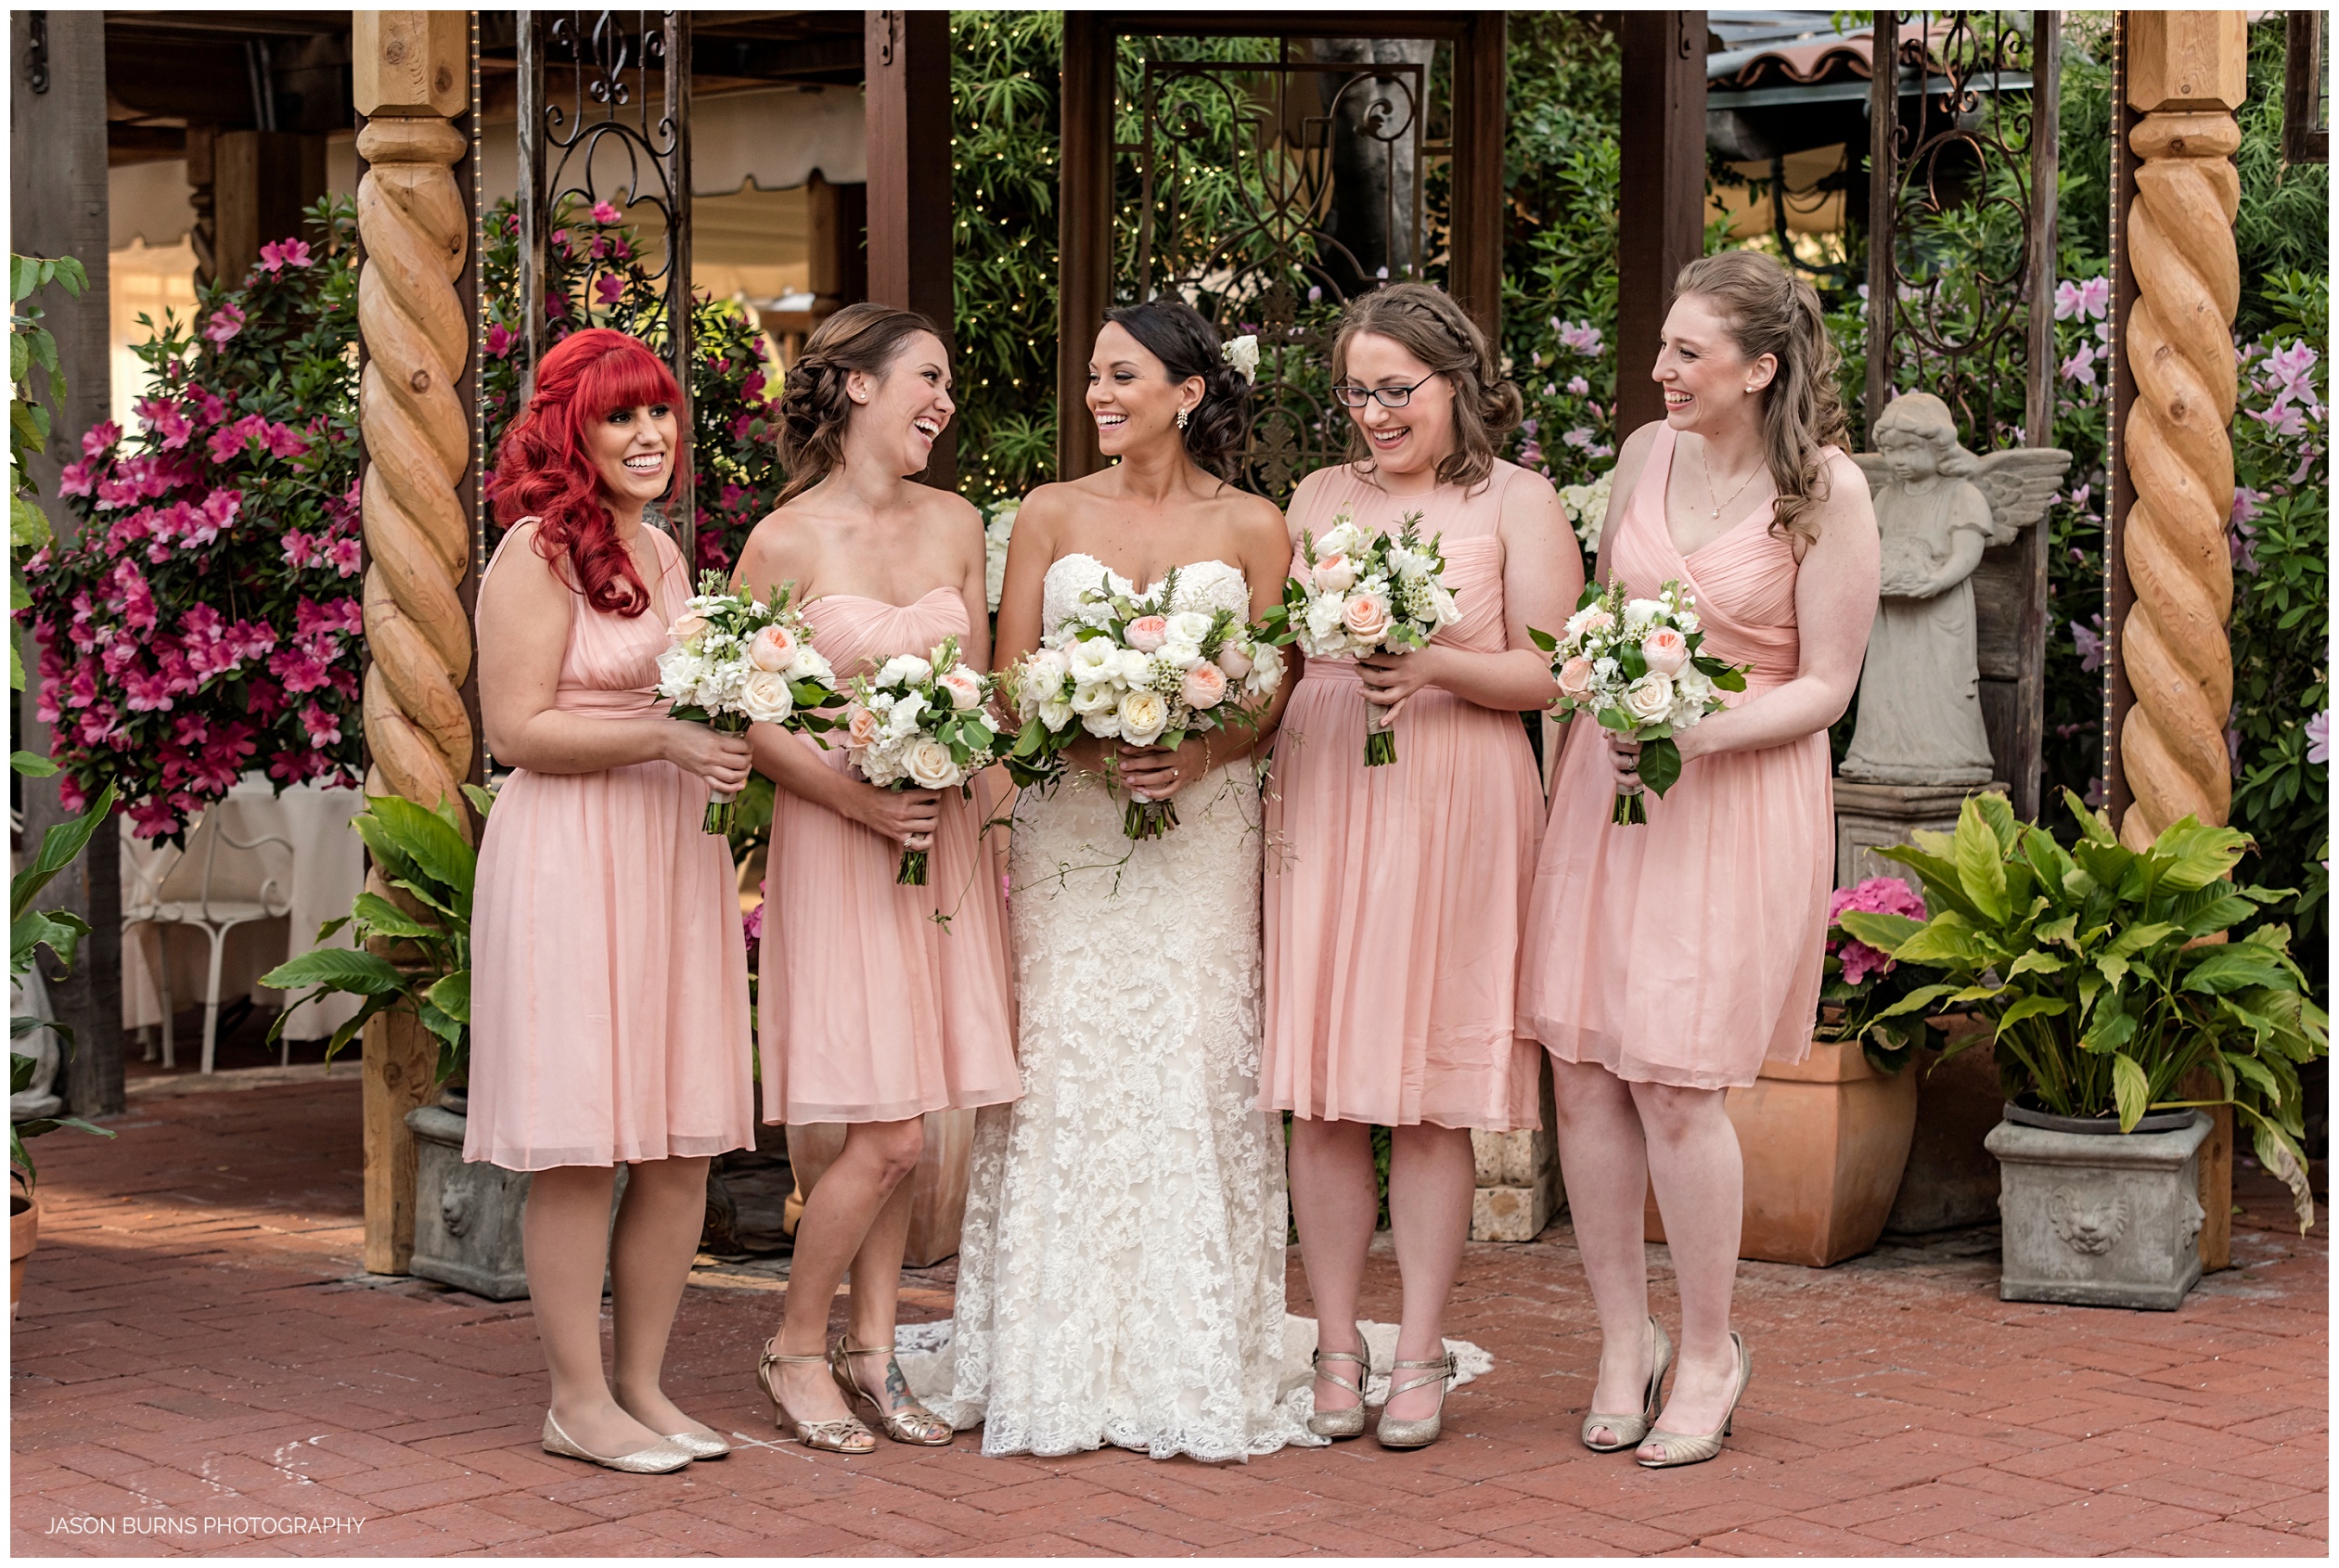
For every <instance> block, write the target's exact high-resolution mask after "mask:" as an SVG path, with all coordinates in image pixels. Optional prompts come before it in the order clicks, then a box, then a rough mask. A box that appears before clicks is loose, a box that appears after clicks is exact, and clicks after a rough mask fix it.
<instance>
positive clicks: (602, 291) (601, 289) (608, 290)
mask: <svg viewBox="0 0 2339 1568" xmlns="http://www.w3.org/2000/svg"><path fill="white" fill-rule="evenodd" d="M593 297H594V298H595V299H596V300H598V301H599V302H601V303H602V304H605V305H613V304H615V303H617V302H618V301H620V300H622V299H623V298H624V297H625V280H624V279H623V278H622V277H620V276H618V275H617V274H615V273H613V272H605V273H603V274H602V275H601V276H599V277H598V278H596V279H595V280H594V283H593Z"/></svg>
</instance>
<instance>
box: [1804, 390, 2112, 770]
mask: <svg viewBox="0 0 2339 1568" xmlns="http://www.w3.org/2000/svg"><path fill="white" fill-rule="evenodd" d="M1871 439H1872V440H1873V441H1874V442H1875V443H1876V446H1877V448H1878V450H1877V451H1874V452H1862V453H1858V454H1856V455H1855V456H1854V459H1853V460H1854V461H1855V462H1857V463H1858V464H1859V466H1860V468H1861V469H1862V470H1863V471H1865V472H1866V473H1867V475H1868V485H1869V489H1870V492H1871V493H1873V495H1875V498H1876V527H1877V531H1878V533H1880V534H1881V535H1882V536H1883V598H1882V600H1881V601H1880V602H1879V603H1878V605H1877V607H1876V625H1875V629H1874V630H1872V631H1871V632H1870V634H1869V637H1868V662H1867V665H1866V666H1865V667H1864V668H1863V669H1862V670H1861V672H1860V706H1859V720H1858V723H1857V726H1856V727H1855V729H1854V731H1853V737H1852V747H1851V751H1850V752H1849V753H1848V754H1846V755H1845V757H1844V763H1843V765H1842V766H1841V767H1839V768H1838V769H1837V770H1836V771H1837V773H1838V774H1839V775H1840V776H1841V777H1843V778H1857V779H1859V780H1862V781H1863V782H1867V783H1874V784H1986V783H1988V782H1989V781H1990V779H1991V778H1993V777H1994V776H1995V775H1994V767H1993V764H1992V762H1991V758H1990V744H1989V737H1988V735H1987V734H1986V732H1985V730H1984V728H1983V726H1982V699H1981V664H1980V656H1979V651H1978V647H1977V643H1976V639H1975V629H1974V618H1973V569H1974V568H1975V567H1977V566H1979V565H1980V564H1981V562H1982V552H1983V551H1984V550H1985V549H1986V548H1988V547H1989V546H1992V545H2011V544H2012V543H2013V542H2014V540H2015V538H2016V537H2017V536H2019V535H2020V533H2021V532H2022V531H2023V529H2024V528H2025V527H2027V526H2029V525H2030V524H2032V523H2034V522H2036V521H2038V519H2039V518H2040V517H2041V516H2043V515H2044V514H2045V512H2046V510H2047V507H2048V505H2049V504H2050V502H2052V501H2053V500H2054V498H2055V493H2056V492H2057V491H2058V490H2059V489H2061V488H2062V485H2063V473H2064V471H2065V470H2066V469H2069V468H2070V466H2071V454H2070V453H2068V452H2064V451H2061V450H2058V449H2054V448H2046V447H2021V448H2018V449H2016V450H2014V451H2011V452H1993V453H1991V454H1990V455H1989V456H1986V457H1977V456H1974V455H1973V453H1971V452H1969V451H1967V450H1966V449H1965V448H1964V447H1963V446H1962V445H1961V444H1960V443H1959V441H1958V430H1957V425H1956V423H1955V422H1954V421H1953V420H1952V419H1951V418H1950V416H1949V408H1948V405H1947V404H1945V403H1943V402H1942V401H1941V400H1940V399H1939V398H1937V397H1934V395H1932V394H1931V393H1930V392H1908V393H1905V394H1903V395H1902V396H1899V397H1896V398H1895V399H1893V401H1892V402H1891V403H1889V404H1887V405H1885V407H1884V412H1883V417H1882V418H1879V419H1878V420H1877V421H1876V426H1875V429H1874V431H1872V432H1871Z"/></svg>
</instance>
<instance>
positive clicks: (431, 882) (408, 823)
mask: <svg viewBox="0 0 2339 1568" xmlns="http://www.w3.org/2000/svg"><path fill="white" fill-rule="evenodd" d="M463 793H464V794H465V796H466V797H468V798H469V801H470V803H471V804H472V805H474V806H475V807H477V808H478V810H479V814H480V816H481V817H482V819H483V818H485V816H487V813H488V809H489V808H490V807H491V806H493V805H494V804H495V796H493V795H491V794H489V793H488V792H487V791H486V790H482V789H480V788H479V787H478V786H476V785H472V784H466V785H464V786H463ZM457 810H458V808H457V807H456V805H455V803H453V802H451V801H441V802H440V803H439V805H438V809H437V810H435V811H432V810H427V809H425V808H424V807H422V806H418V805H417V804H415V803H414V802H412V801H408V800H402V799H400V798H399V797H397V796H395V795H369V796H367V797H366V809H365V810H364V811H361V812H359V813H358V814H357V815H356V816H353V817H351V818H350V822H349V825H350V826H351V827H352V828H353V829H356V830H357V836H358V837H359V838H361V839H363V840H365V841H366V849H367V851H368V852H370V853H371V854H372V855H373V857H374V864H375V866H376V867H378V868H379V869H380V871H381V874H382V879H383V880H385V881H387V882H388V883H389V884H390V885H391V886H392V887H393V888H396V889H398V890H399V891H401V892H403V893H407V894H408V895H410V896H411V897H412V898H413V899H414V900H415V902H416V903H417V904H418V905H419V906H421V907H420V908H419V909H418V910H414V911H409V910H408V909H406V908H404V907H402V906H399V905H397V904H393V903H392V902H391V901H390V900H389V899H387V898H384V897H383V896H381V894H379V893H371V892H367V893H359V894H358V895H357V901H356V902H355V903H354V904H353V905H352V906H350V912H349V913H348V914H346V915H344V916H342V917H341V919H335V920H328V921H327V922H326V923H325V924H324V925H323V926H321V927H319V928H318V929H317V933H316V934H317V939H318V940H319V941H320V942H321V941H323V940H324V939H325V938H326V937H328V936H330V935H332V934H333V933H334V932H337V931H340V930H341V928H342V927H343V926H347V927H349V928H350V934H351V936H352V937H353V938H354V939H355V940H356V942H357V943H358V946H357V947H355V948H354V949H352V948H346V947H319V948H316V949H315V950H314V951H312V952H308V953H303V954H302V955H301V957H299V958H294V959H293V960H291V961H290V962H289V963H285V964H279V965H277V966H276V968H275V969H272V970H269V971H268V972H267V973H266V974H263V975H262V976H261V977H260V983H261V984H263V985H266V986H270V987H272V988H274V989H276V990H278V991H295V990H299V989H301V988H302V987H303V986H308V987H314V989H312V990H310V991H309V993H308V995H306V996H300V997H296V998H294V999H292V1000H291V1001H289V1002H288V1003H286V1004H285V1009H284V1010H283V1011H282V1012H280V1013H278V1014H277V1015H276V1022H275V1023H273V1024H271V1025H270V1026H269V1028H268V1038H270V1039H271V1040H273V1039H275V1038H276V1036H277V1035H281V1034H282V1033H283V1032H284V1026H285V1022H286V1021H287V1020H289V1018H291V1016H292V1013H293V1009H296V1008H300V1007H302V1006H305V1005H306V1004H307V1003H310V1002H313V1001H315V1000H317V999H318V998H320V997H323V996H363V997H365V998H366V1002H365V1005H364V1006H363V1007H361V1008H359V1009H357V1016H356V1017H354V1018H353V1019H351V1020H350V1021H349V1022H347V1023H344V1024H342V1025H341V1027H340V1028H339V1029H336V1030H335V1031H334V1032H333V1038H332V1039H331V1041H330V1042H328V1044H327V1046H326V1047H325V1060H328V1061H330V1060H333V1058H334V1057H335V1056H336V1055H338V1054H339V1053H340V1051H341V1047H344V1046H346V1045H348V1044H349V1043H350V1041H351V1040H353V1039H354V1038H356V1036H357V1032H358V1031H359V1030H361V1029H363V1028H364V1027H365V1026H366V1020H367V1019H370V1018H372V1017H373V1016H374V1015H375V1014H376V1013H380V1012H388V1011H389V1010H391V1009H393V1008H400V1007H403V1008H405V1009H406V1010H407V1011H409V1012H411V1013H413V1014H414V1015H415V1016H416V1017H417V1018H418V1019H420V1020H421V1021H422V1026H423V1027H424V1028H425V1029H428V1030H429V1031H431V1034H432V1035H436V1036H437V1037H438V1041H439V1072H438V1081H439V1082H440V1083H442V1084H443V1083H445V1082H446V1081H447V1080H448V1079H449V1078H451V1077H453V1076H454V1075H455V1074H456V1073H458V1072H461V1071H462V1070H463V1069H464V1068H465V1067H466V1066H467V1065H468V1064H469V1060H470V1049H471V1031H470V1025H471V880H472V877H473V874H474V873H475V872H476V870H477V869H478V866H479V852H478V851H477V850H476V849H474V848H473V847H472V846H471V844H470V842H469V840H467V839H465V838H464V837H463V829H462V826H461V818H460V816H458V815H457ZM377 939H379V941H380V942H381V943H382V944H384V945H386V946H387V947H388V948H389V954H388V955H387V956H386V955H385V954H383V953H379V952H375V951H373V950H372V946H371V945H372V944H373V943H374V942H375V941H376V940H377Z"/></svg>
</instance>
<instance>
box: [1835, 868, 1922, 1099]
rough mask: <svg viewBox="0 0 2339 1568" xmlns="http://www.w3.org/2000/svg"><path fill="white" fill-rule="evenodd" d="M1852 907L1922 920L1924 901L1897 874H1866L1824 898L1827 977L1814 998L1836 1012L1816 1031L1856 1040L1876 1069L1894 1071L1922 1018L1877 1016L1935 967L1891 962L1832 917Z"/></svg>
mask: <svg viewBox="0 0 2339 1568" xmlns="http://www.w3.org/2000/svg"><path fill="white" fill-rule="evenodd" d="M1852 909H1859V910H1866V911H1868V912H1869V913H1871V914H1878V915H1905V916H1907V917H1908V919H1912V920H1921V919H1925V918H1926V917H1925V901H1924V899H1923V898H1922V897H1921V896H1920V895H1919V894H1918V893H1915V892H1913V891H1912V890H1911V889H1910V888H1909V886H1908V883H1906V882H1904V881H1902V880H1900V879H1899V878H1897V877H1870V878H1869V879H1868V880H1866V881H1864V882H1861V883H1859V884H1858V885H1857V886H1855V887H1840V888H1837V889H1836V890H1835V892H1834V893H1832V894H1831V895H1830V896H1829V898H1828V937H1827V958H1826V974H1827V979H1826V983H1824V984H1823V985H1822V986H1821V987H1820V991H1819V1001H1820V1003H1821V1005H1822V1006H1823V1007H1829V1008H1833V1009H1838V1012H1837V1014H1836V1016H1835V1018H1834V1020H1833V1022H1826V1021H1822V1022H1821V1023H1820V1025H1819V1030H1818V1035H1819V1038H1821V1039H1825V1040H1857V1041H1859V1042H1860V1047H1861V1049H1862V1050H1863V1051H1864V1052H1865V1053H1866V1055H1867V1057H1868V1060H1870V1062H1872V1063H1873V1064H1874V1065H1875V1066H1876V1068H1877V1069H1878V1070H1879V1071H1881V1072H1887V1073H1896V1072H1898V1071H1899V1070H1900V1069H1901V1068H1902V1067H1904V1066H1906V1065H1907V1064H1908V1058H1909V1055H1910V1053H1911V1052H1912V1051H1913V1050H1914V1049H1915V1047H1916V1044H1917V1040H1918V1037H1919V1035H1920V1033H1921V1031H1922V1029H1923V1027H1924V1024H1923V1021H1922V1020H1921V1019H1918V1018H1913V1017H1902V1018H1891V1019H1879V1018H1878V1017H1877V1015H1878V1014H1879V1013H1882V1012H1883V1011H1885V1010H1886V1009H1890V1008H1891V1007H1892V1006H1893V1005H1894V1004H1895V1003H1896V1002H1898V1001H1899V1000H1900V999H1901V998H1902V997H1904V996H1908V994H1909V993H1910V992H1912V991H1914V990H1916V989H1917V988H1918V987H1919V986H1921V985H1925V984H1929V983H1932V981H1933V980H1934V972H1933V970H1930V969H1926V968H1924V967H1923V966H1921V965H1918V964H1899V963H1895V962H1894V961H1893V960H1892V959H1890V958H1886V957H1885V956H1884V955H1883V953H1880V952H1878V951H1877V950H1876V949H1875V948H1873V947H1870V945H1868V944H1866V943H1864V942H1861V941H1859V940H1857V938H1855V937H1853V936H1852V935H1850V934H1849V933H1848V932H1845V931H1844V928H1843V926H1842V925H1840V924H1838V923H1837V922H1838V921H1839V920H1840V919H1842V918H1843V916H1844V912H1845V911H1846V910H1852Z"/></svg>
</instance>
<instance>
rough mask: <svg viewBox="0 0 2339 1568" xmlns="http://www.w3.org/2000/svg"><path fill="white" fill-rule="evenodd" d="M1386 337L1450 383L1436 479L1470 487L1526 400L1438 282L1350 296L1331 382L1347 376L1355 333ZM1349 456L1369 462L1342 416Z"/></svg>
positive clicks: (1360, 466)
mask: <svg viewBox="0 0 2339 1568" xmlns="http://www.w3.org/2000/svg"><path fill="white" fill-rule="evenodd" d="M1362 332H1370V333H1372V334H1373V335H1374V336H1375V337H1380V338H1386V339H1388V340H1389V341H1392V342H1394V343H1395V344H1396V345H1397V346H1399V347H1400V348H1402V349H1404V350H1405V352H1406V353H1409V354H1411V355H1412V356H1413V357H1414V358H1416V359H1418V360H1420V362H1421V363H1422V364H1424V365H1426V366H1429V367H1430V368H1431V369H1432V370H1433V371H1435V372H1437V373H1438V374H1439V375H1441V376H1443V377H1445V378H1446V384H1447V385H1449V386H1451V387H1452V388H1453V389H1454V450H1453V451H1451V452H1449V453H1447V454H1446V456H1444V457H1443V458H1440V459H1439V461H1438V465H1437V482H1439V483H1440V484H1459V485H1460V486H1461V487H1462V488H1463V489H1464V490H1466V491H1467V490H1472V489H1474V488H1476V487H1477V486H1479V485H1481V484H1484V483H1485V482H1486V479H1487V476H1489V475H1490V474H1492V473H1493V472H1494V471H1495V442H1496V440H1497V438H1498V437H1499V436H1501V435H1502V434H1503V433H1504V432H1505V431H1509V430H1510V429H1511V427H1513V426H1514V425H1516V424H1518V422H1519V417H1520V415H1522V414H1523V413H1524V412H1525V409H1526V405H1525V404H1524V402H1523V400H1522V399H1521V398H1520V396H1519V389H1518V388H1517V387H1515V386H1513V385H1512V384H1511V383H1510V380H1509V379H1507V378H1506V377H1505V376H1504V375H1503V373H1502V368H1501V366H1500V364H1499V362H1498V361H1497V359H1496V358H1495V351H1494V349H1493V347H1492V346H1491V345H1489V344H1488V343H1487V341H1486V334H1485V333H1484V332H1481V331H1480V330H1479V329H1478V323H1476V322H1475V321H1472V319H1471V318H1470V317H1469V315H1466V314H1465V313H1464V312H1463V310H1462V307H1461V306H1459V305H1458V304H1456V303H1455V302H1454V299H1453V296H1452V295H1450V294H1448V293H1446V290H1444V289H1433V288H1431V287H1430V286H1429V285H1428V284H1426V283H1393V284H1391V285H1390V286H1389V287H1388V288H1386V289H1374V290H1373V291H1372V292H1371V293H1369V294H1364V295H1360V296H1358V297H1357V298H1356V300H1354V301H1352V302H1350V303H1349V306H1348V309H1347V310H1346V311H1345V312H1344V313H1343V315H1342V316H1341V319H1340V335H1339V336H1338V337H1336V338H1334V339H1333V340H1332V384H1333V385H1334V386H1339V385H1341V384H1342V383H1343V382H1344V381H1346V380H1347V379H1348V345H1349V344H1350V343H1351V342H1353V341H1355V340H1356V336H1357V334H1358V333H1362ZM1348 461H1349V463H1350V464H1351V465H1353V466H1354V467H1355V468H1356V469H1357V471H1358V472H1360V473H1370V472H1371V471H1372V469H1373V459H1372V443H1371V442H1370V441H1369V440H1368V439H1366V436H1365V432H1364V429H1363V427H1362V426H1360V425H1358V424H1357V423H1356V421H1355V420H1354V419H1351V420H1350V421H1349V422H1348Z"/></svg>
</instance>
